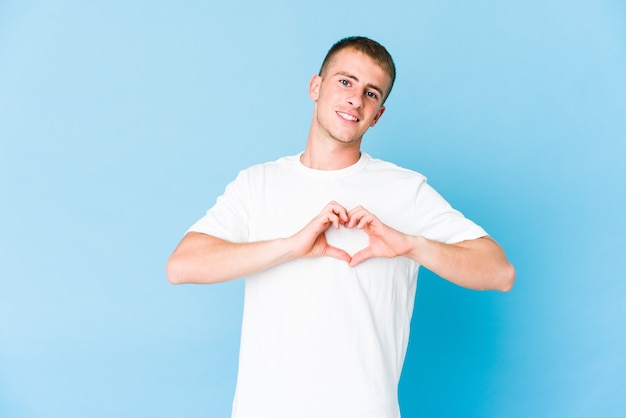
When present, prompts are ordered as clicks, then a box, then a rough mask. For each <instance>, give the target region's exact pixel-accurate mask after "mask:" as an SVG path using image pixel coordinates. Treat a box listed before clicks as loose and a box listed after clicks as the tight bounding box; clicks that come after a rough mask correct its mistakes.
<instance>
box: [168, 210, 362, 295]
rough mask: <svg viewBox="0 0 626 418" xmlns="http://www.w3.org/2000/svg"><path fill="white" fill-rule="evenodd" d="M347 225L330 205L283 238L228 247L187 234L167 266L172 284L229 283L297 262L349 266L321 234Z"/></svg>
mask: <svg viewBox="0 0 626 418" xmlns="http://www.w3.org/2000/svg"><path fill="white" fill-rule="evenodd" d="M347 221H348V212H347V211H346V209H344V208H343V207H342V206H341V205H339V204H337V203H336V202H330V203H329V204H328V205H326V207H324V209H323V210H322V212H320V214H319V215H317V216H316V217H315V218H313V219H312V220H311V221H310V222H309V223H308V224H307V225H306V226H305V227H304V228H303V229H301V230H300V231H299V232H297V233H296V234H294V235H292V236H291V237H287V238H279V239H275V240H270V241H260V242H250V243H232V242H228V241H225V240H222V239H219V238H216V237H214V236H211V235H206V234H202V233H197V232H190V233H188V234H187V235H185V237H184V238H183V239H182V241H181V242H180V243H179V244H178V247H177V248H176V249H175V250H174V252H173V253H172V255H171V256H170V258H169V260H168V262H167V267H166V271H167V277H168V279H169V281H170V282H171V283H173V284H182V283H196V284H210V283H219V282H224V281H227V280H233V279H237V278H240V277H244V276H246V275H249V274H252V273H257V272H260V271H264V270H267V269H269V268H271V267H274V266H277V265H279V264H282V263H286V262H288V261H291V260H295V259H297V258H303V257H305V258H312V257H321V256H329V257H335V258H338V259H340V260H343V261H346V262H348V263H349V262H350V255H349V254H348V253H346V252H345V251H344V250H342V249H339V248H336V247H333V246H331V245H328V242H327V241H326V236H325V235H324V232H326V230H327V229H328V228H330V227H334V228H339V227H340V226H341V225H343V224H345V223H346V222H347Z"/></svg>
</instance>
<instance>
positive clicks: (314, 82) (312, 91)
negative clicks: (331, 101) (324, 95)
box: [309, 74, 322, 102]
mask: <svg viewBox="0 0 626 418" xmlns="http://www.w3.org/2000/svg"><path fill="white" fill-rule="evenodd" d="M321 84H322V77H320V76H319V75H317V74H316V75H314V76H313V78H312V79H311V82H310V83H309V97H310V98H311V100H313V101H314V102H315V101H317V99H318V98H319V96H320V85H321Z"/></svg>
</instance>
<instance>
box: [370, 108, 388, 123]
mask: <svg viewBox="0 0 626 418" xmlns="http://www.w3.org/2000/svg"><path fill="white" fill-rule="evenodd" d="M383 113H385V106H381V107H380V109H379V110H378V113H377V114H376V116H375V117H374V120H373V121H372V123H370V128H371V127H372V126H374V125H376V123H378V120H379V119H380V117H381V116H382V115H383Z"/></svg>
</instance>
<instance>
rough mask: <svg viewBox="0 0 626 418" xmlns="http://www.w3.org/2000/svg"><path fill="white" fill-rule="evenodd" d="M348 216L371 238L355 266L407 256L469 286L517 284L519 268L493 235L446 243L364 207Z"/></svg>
mask: <svg viewBox="0 0 626 418" xmlns="http://www.w3.org/2000/svg"><path fill="white" fill-rule="evenodd" d="M348 216H349V218H350V221H349V223H348V224H347V227H349V228H353V227H355V226H356V227H358V228H360V229H363V230H364V231H365V232H366V233H367V234H368V235H369V239H370V245H369V246H368V247H367V248H365V249H363V250H361V251H359V252H358V253H356V254H354V255H353V256H352V261H351V262H350V265H352V266H355V265H357V264H359V263H361V262H363V261H365V260H367V259H369V258H372V257H397V256H405V257H408V258H411V259H413V260H415V261H416V262H417V263H419V264H420V265H423V266H424V267H426V268H427V269H429V270H431V271H432V272H434V273H435V274H437V275H439V276H441V277H443V278H444V279H446V280H449V281H451V282H452V283H455V284H457V285H459V286H462V287H466V288H469V289H476V290H500V291H503V292H507V291H509V290H510V289H511V288H512V286H513V282H514V280H515V269H514V267H513V266H512V265H511V263H509V261H508V260H507V259H506V255H505V254H504V251H503V250H502V248H501V247H500V246H499V245H498V244H497V243H496V242H495V241H494V240H492V239H491V238H489V237H482V238H478V239H474V240H469V241H462V242H459V243H457V244H444V243H441V242H437V241H432V240H429V239H427V238H424V237H422V236H415V235H408V234H404V233H402V232H400V231H396V230H395V229H393V228H390V227H389V226H387V225H385V224H383V223H382V222H380V220H378V218H376V216H374V215H372V214H371V213H369V212H368V211H367V210H365V209H364V208H362V207H358V208H355V209H353V210H352V211H350V212H349V214H348Z"/></svg>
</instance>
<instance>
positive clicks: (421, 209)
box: [416, 181, 487, 244]
mask: <svg viewBox="0 0 626 418" xmlns="http://www.w3.org/2000/svg"><path fill="white" fill-rule="evenodd" d="M416 224H417V235H422V236H424V237H426V238H428V239H431V240H434V241H439V242H443V243H446V244H455V243H458V242H461V241H466V240H471V239H476V238H480V237H483V236H486V235H487V233H486V232H485V230H484V229H483V228H481V227H480V226H478V225H476V224H475V223H474V222H472V221H471V220H470V219H468V218H466V217H465V216H464V215H463V214H462V213H461V212H459V211H458V210H456V209H454V208H453V207H452V206H451V205H450V204H449V203H448V202H447V201H446V200H445V199H444V198H443V197H442V196H441V195H440V194H439V193H437V191H436V190H435V189H433V188H432V187H431V186H430V185H429V184H428V183H426V181H423V182H422V184H421V186H420V188H419V190H418V194H417V204H416Z"/></svg>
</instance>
